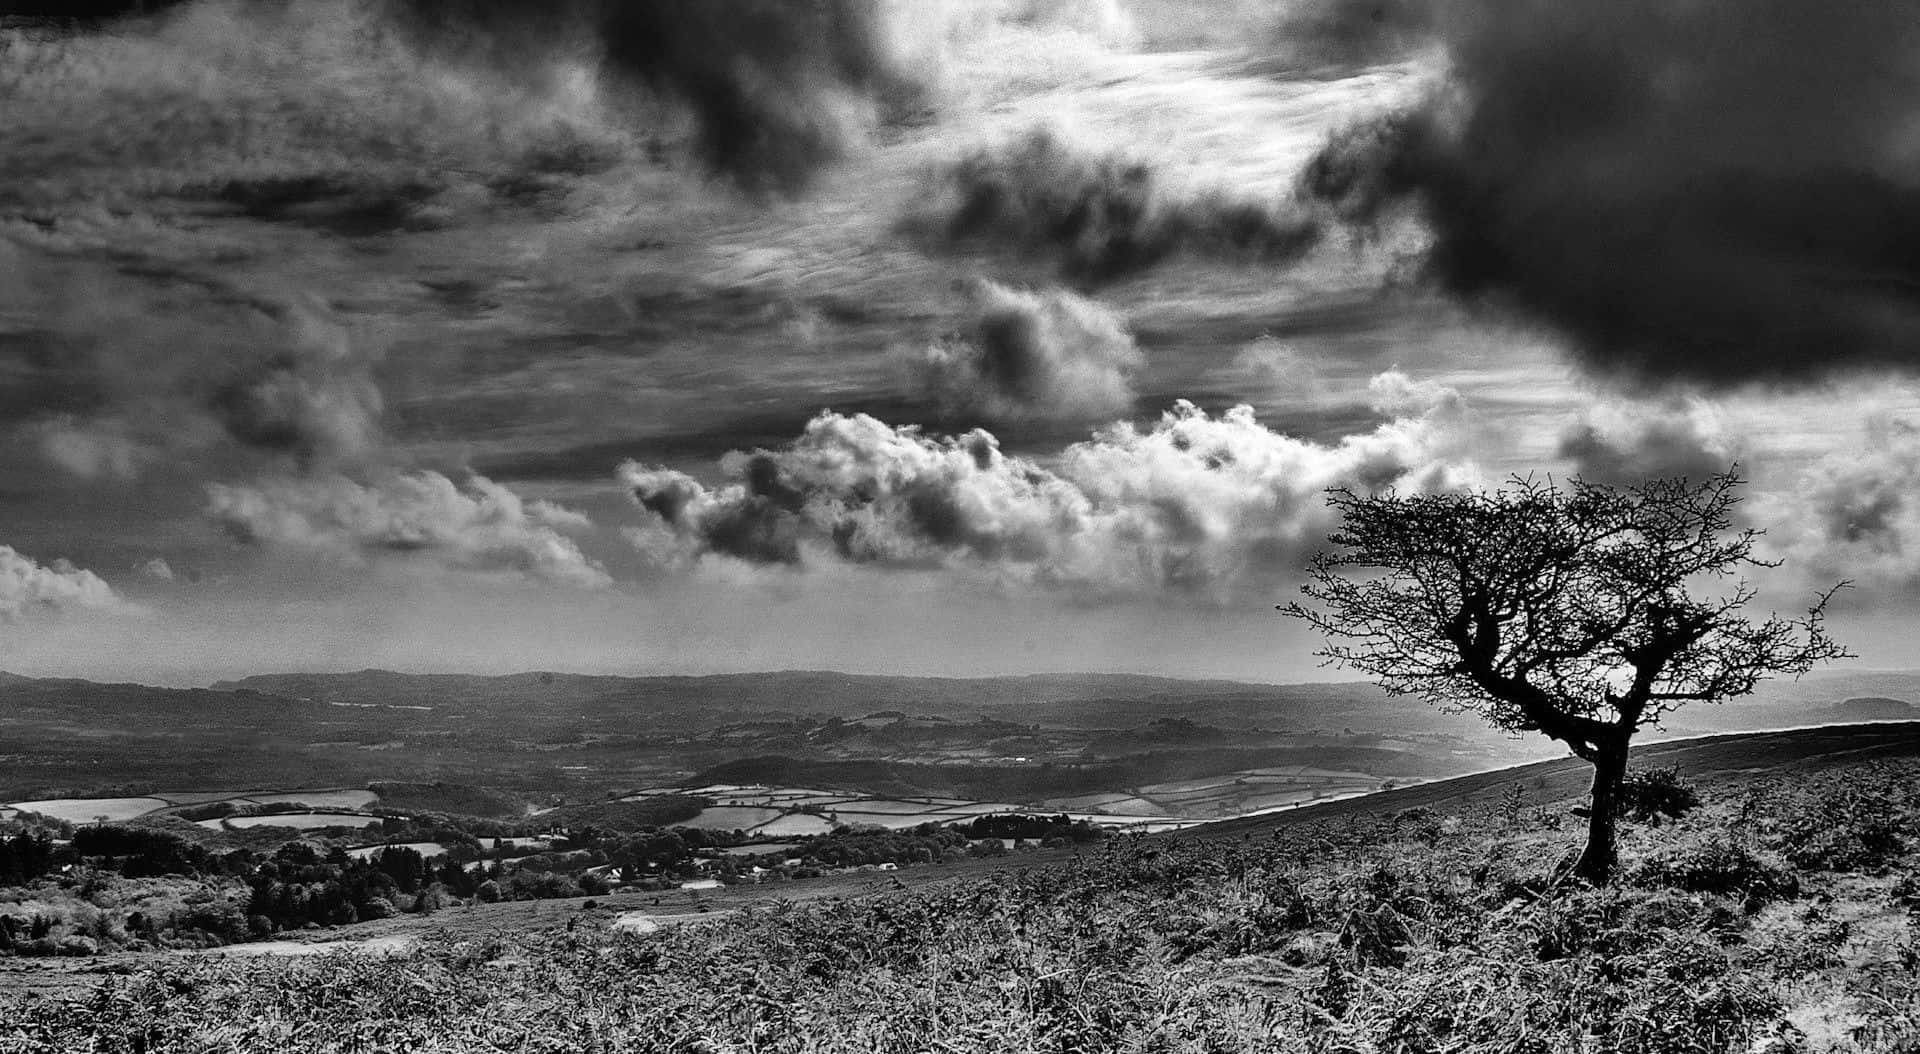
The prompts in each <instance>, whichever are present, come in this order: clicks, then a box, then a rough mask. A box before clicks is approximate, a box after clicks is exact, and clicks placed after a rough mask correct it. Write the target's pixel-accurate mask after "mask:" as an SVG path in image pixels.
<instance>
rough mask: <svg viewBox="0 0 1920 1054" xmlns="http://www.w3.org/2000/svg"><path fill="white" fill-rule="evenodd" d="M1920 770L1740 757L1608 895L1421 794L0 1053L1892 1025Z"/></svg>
mask: <svg viewBox="0 0 1920 1054" xmlns="http://www.w3.org/2000/svg"><path fill="white" fill-rule="evenodd" d="M1916 776H1920V763H1915V762H1913V761H1904V762H1895V763H1881V764H1878V765H1861V766H1854V767H1849V768H1836V769H1833V770H1830V771H1828V772H1826V773H1823V774H1819V775H1816V776H1813V777H1810V778H1808V779H1805V780H1802V781H1800V782H1798V783H1796V784H1795V785H1794V786H1793V787H1791V788H1786V787H1781V786H1777V785H1770V784H1767V783H1765V782H1761V783H1754V784H1751V785H1747V786H1745V787H1737V786H1734V785H1728V786H1729V787H1732V788H1733V789H1732V791H1731V792H1729V793H1723V794H1721V795H1719V796H1717V797H1716V796H1715V795H1713V794H1711V793H1710V794H1709V804H1708V805H1707V806H1706V807H1705V808H1703V809H1701V810H1699V811H1697V812H1695V813H1694V814H1692V815H1690V816H1688V817H1687V818H1685V819H1683V820H1681V821H1678V822H1674V823H1667V824H1664V825H1662V826H1658V827H1652V826H1634V827H1630V828H1629V829H1628V830H1627V832H1626V837H1625V840H1624V841H1625V846H1624V849H1625V853H1626V868H1625V872H1626V873H1625V875H1624V876H1623V880H1622V882H1621V883H1619V884H1617V885H1616V886H1614V887H1612V888H1609V889H1602V890H1595V889H1590V888H1584V887H1579V886H1576V885H1573V884H1571V883H1570V882H1568V881H1566V880H1564V879H1561V878H1559V877H1558V876H1559V874H1560V872H1561V870H1562V869H1563V863H1564V860H1563V857H1564V856H1565V855H1566V853H1567V850H1569V849H1570V848H1571V845H1570V839H1571V837H1572V836H1571V832H1570V830H1560V829H1556V828H1557V825H1555V824H1551V823H1543V822H1541V821H1542V820H1544V819H1546V818H1547V814H1544V813H1537V812H1531V811H1529V810H1528V809H1526V808H1505V807H1502V808H1498V809H1486V810H1480V811H1476V812H1475V813H1472V814H1469V815H1449V814H1446V813H1444V812H1439V811H1434V810H1408V811H1406V812H1403V813H1401V814H1398V815H1393V816H1373V817H1354V818H1349V819H1343V820H1339V821H1335V822H1332V823H1325V824H1320V825H1315V826H1302V827H1297V828H1292V829H1288V830H1283V831H1280V832H1277V833H1275V834H1274V835H1272V836H1270V837H1266V838H1261V839H1248V840H1238V839H1236V840H1222V841H1194V842H1167V841H1160V840H1151V839H1131V838H1130V839H1120V840H1114V841H1112V842H1109V843H1107V844H1106V845H1105V846H1104V847H1103V848H1101V849H1100V850H1097V851H1094V852H1092V853H1090V854H1089V855H1087V856H1086V857H1084V858H1083V859H1081V860H1079V861H1077V862H1072V863H1065V864H1058V865H1053V866H1047V867H1041V868H1035V869H1031V870H1025V871H1019V870H1013V869H1008V870H1005V871H1002V872H999V873H997V874H994V875H992V876H990V877H987V878H981V879H968V880H961V881H953V882H947V883H941V884H938V885H934V886H928V887H923V888H921V889H918V890H914V891H901V892H896V893H894V894H892V895H888V896H880V897H871V898H865V899H855V900H846V901H840V902H834V903H823V904H814V905H807V906H797V905H776V906H774V907H771V908H768V907H755V908H749V909H747V910H744V911H742V912H739V913H737V914H735V915H732V916H728V917H726V918H725V921H724V922H722V921H717V920H710V921H704V922H703V921H695V922H688V923H685V924H682V925H678V926H668V927H664V928H662V929H660V930H659V931H657V932H655V933H651V934H646V935H621V934H616V933H613V932H611V931H609V930H608V929H607V928H606V926H605V924H604V921H601V920H600V916H597V915H587V916H578V915H576V916H575V917H576V918H585V919H587V920H589V924H588V925H587V926H583V927H580V928H578V929H577V930H576V931H575V932H571V933H566V932H551V933H545V934H540V933H531V934H501V935H498V936H493V937H473V936H467V937H464V938H454V937H444V938H441V939H439V940H430V941H428V942H426V943H425V944H424V945H423V946H422V947H421V948H420V949H419V950H418V951H416V952H414V953H412V954H409V955H405V956H398V957H390V958H382V959H370V958H364V957H353V956H341V957H332V958H324V959H317V960H303V961H297V962H238V961H222V962H213V961H182V962H179V963H177V964H175V965H172V966H170V967H168V968H166V969H162V970H156V971H151V972H148V973H143V974H139V975H136V976H132V977H129V978H125V979H120V980H116V981H113V982H111V983H110V984H109V985H107V986H106V987H103V988H101V989H99V990H98V991H96V992H95V993H93V994H92V995H91V996H89V997H87V998H83V999H79V1000H75V1001H70V1002H66V1003H54V1002H51V1001H39V1002H31V1001H30V1002H26V1003H24V1004H21V1005H20V1006H18V1007H15V1008H13V1009H11V1010H8V1011H0V1020H4V1021H7V1022H9V1024H7V1025H0V1049H9V1050H14V1049H17V1050H31V1051H54V1050H68V1049H83V1048H84V1049H100V1050H134V1049H144V1050H242V1051H248V1050H260V1051H266V1050H274V1051H282V1050H342V1051H344V1050H378V1049H388V1050H402V1049H404V1050H448V1051H452V1050H463V1051H464V1050H484V1049H509V1050H529V1051H531V1050H554V1051H559V1050H594V1051H689V1052H691V1051H714V1052H718V1051H794V1052H802V1051H856V1050H857V1051H876V1050H878V1051H902V1052H917V1051H963V1050H964V1051H1035V1050H1059V1051H1108V1050H1112V1051H1296V1050H1302V1051H1304V1050H1325V1051H1336V1050H1339V1051H1409V1052H1411V1051H1434V1052H1439V1051H1503V1052H1504V1051H1540V1052H1553V1051H1568V1052H1573V1051H1601V1050H1604V1051H1621V1052H1626V1051H1644V1052H1664V1051H1676V1052H1678V1051H1687V1052H1694V1051H1720V1050H1727V1051H1732V1050H1740V1051H1746V1050H1757V1049H1767V1050H1777V1051H1786V1050H1808V1051H1812V1050H1833V1051H1848V1052H1850V1051H1911V1050H1913V1049H1915V1044H1916V1043H1920V1024H1917V1022H1920V970H1916V969H1915V966H1916V964H1920V941H1917V940H1916V931H1915V925H1916V924H1915V915H1916V913H1917V912H1920V884H1916V883H1915V882H1914V881H1913V880H1912V879H1911V878H1910V877H1908V876H1910V875H1911V873H1912V872H1913V870H1914V865H1915V863H1916V862H1917V861H1916V858H1915V855H1914V853H1913V848H1914V847H1913V846H1911V845H1906V844H1904V843H1902V844H1901V845H1900V846H1898V847H1897V852H1895V851H1894V847H1890V846H1888V845H1885V844H1883V843H1882V842H1877V841H1876V839H1879V837H1880V835H1881V834H1883V833H1884V826H1885V821H1886V820H1887V818H1888V817H1889V816H1890V817H1892V818H1893V820H1894V821H1895V822H1897V823H1899V824H1902V825H1904V827H1903V829H1904V830H1914V829H1920V792H1916V789H1915V788H1916V786H1917V785H1920V781H1916V779H1915V777H1916ZM1863 802H1873V803H1876V804H1875V805H1873V806H1872V807H1867V806H1864V805H1862V804H1861V803H1863ZM1809 817H1812V819H1809ZM1810 831H1818V832H1820V834H1819V835H1818V836H1817V837H1816V836H1814V835H1811V834H1809V833H1808V832H1810ZM1809 845H1815V846H1832V845H1837V846H1840V847H1841V848H1840V849H1839V850H1831V851H1829V849H1820V850H1819V852H1823V853H1828V855H1826V856H1823V857H1821V858H1820V859H1817V860H1815V859H1812V858H1811V857H1808V856H1807V854H1808V853H1809V852H1814V850H1811V849H1809V848H1808V846H1809ZM1856 845H1879V846H1880V850H1881V852H1880V854H1879V855H1878V856H1874V855H1872V854H1867V855H1864V856H1863V855H1862V854H1861V853H1860V852H1856V851H1854V849H1852V848H1849V847H1852V846H1856ZM1889 854H1891V855H1889ZM1794 859H1806V860H1808V861H1809V862H1808V863H1804V864H1795V863H1791V862H1790V861H1791V860H1794Z"/></svg>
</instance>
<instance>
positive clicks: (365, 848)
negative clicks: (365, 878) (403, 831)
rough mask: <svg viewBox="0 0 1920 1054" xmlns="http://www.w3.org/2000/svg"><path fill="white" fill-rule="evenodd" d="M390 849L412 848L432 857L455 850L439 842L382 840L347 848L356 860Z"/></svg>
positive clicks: (366, 858)
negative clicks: (374, 843) (373, 843)
mask: <svg viewBox="0 0 1920 1054" xmlns="http://www.w3.org/2000/svg"><path fill="white" fill-rule="evenodd" d="M388 849H411V850H413V851H414V852H416V853H419V854H420V855H421V856H424V857H428V858H432V857H436V856H445V855H447V854H448V853H450V852H452V851H453V850H452V849H451V848H450V847H449V846H446V845H442V844H441V843H439V842H382V843H380V844H379V845H357V846H354V847H353V848H351V849H348V850H347V855H348V856H351V857H353V858H354V859H356V860H370V859H372V858H373V857H375V856H378V855H379V854H380V853H381V852H383V851H385V850H388Z"/></svg>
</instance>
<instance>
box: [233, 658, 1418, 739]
mask: <svg viewBox="0 0 1920 1054" xmlns="http://www.w3.org/2000/svg"><path fill="white" fill-rule="evenodd" d="M214 688H216V689H220V690H236V691H238V690H253V691H259V692H265V693H270V694H273V695H279V696H286V697H290V698H296V699H306V700H312V701H314V702H330V703H350V704H359V705H385V706H394V705H411V706H430V707H457V708H460V709H463V710H466V711H469V712H476V713H479V712H499V711H505V710H511V711H513V712H516V713H520V712H528V711H548V712H560V711H565V712H578V713H591V714H608V713H613V712H626V713H634V714H645V715H647V716H648V717H649V718H651V719H652V720H654V721H656V722H659V723H661V724H662V725H665V726H668V727H677V726H679V725H682V724H684V723H686V722H687V721H688V720H689V719H691V720H694V721H697V722H698V723H699V724H701V725H706V724H710V723H712V722H714V721H715V720H717V719H720V718H725V719H727V720H732V721H750V720H758V719H764V718H768V717H777V716H790V715H818V716H826V717H842V718H849V719H851V718H860V717H865V716H867V715H869V714H873V713H875V712H878V711H897V712H900V713H905V714H909V715H916V716H921V715H924V716H935V717H945V718H975V717H995V718H1002V719H1009V720H1022V721H1026V722H1030V723H1043V724H1049V725H1056V726H1063V727H1084V728H1110V727H1115V726H1121V727H1125V726H1129V725H1134V724H1141V723H1145V722H1147V721H1151V720H1153V719H1155V718H1159V717H1165V716H1168V715H1170V714H1171V715H1176V716H1182V717H1186V718H1189V719H1190V720H1194V721H1201V722H1205V723H1211V724H1233V725H1250V724H1259V723H1262V722H1265V723H1268V724H1269V725H1270V726H1279V727H1285V726H1287V725H1291V724H1297V723H1298V722H1299V721H1300V720H1302V719H1310V720H1311V722H1312V723H1313V724H1314V725H1326V724H1329V723H1333V724H1335V726H1336V727H1337V726H1338V725H1340V724H1347V723H1351V722H1350V720H1349V719H1360V720H1365V721H1366V727H1367V728H1369V729H1372V730H1379V731H1384V730H1388V729H1389V728H1393V729H1396V730H1397V728H1398V725H1399V723H1400V722H1399V720H1398V719H1397V717H1396V720H1395V721H1393V722H1389V723H1387V724H1386V725H1384V726H1383V724H1382V721H1381V719H1382V718H1383V717H1391V716H1395V715H1400V714H1403V713H1404V711H1405V710H1406V706H1405V704H1404V703H1401V702H1397V701H1395V700H1393V699H1391V698H1390V697H1389V696H1387V694H1386V693H1384V692H1382V691H1380V690H1379V689H1378V688H1376V687H1374V686H1373V685H1371V684H1366V683H1363V682H1344V683H1330V684H1288V685H1276V684H1250V683H1244V682H1239V681H1210V680H1180V679H1177V678H1172V677H1150V676H1143V675H1136V674H1036V675H1030V676H1017V677H972V678H961V677H888V676H878V675H870V674H850V673H833V672H827V671H817V670H782V671H775V672H768V673H735V674H714V675H709V676H698V677H691V676H689V677H677V676H649V677H619V676H601V675H586V674H569V673H521V674H510V675H506V676H497V677H481V676H468V675H461V674H409V673H394V672H391V671H387V670H362V671H360V672H357V673H338V674H311V673H291V674H262V675H258V676H253V677H246V678H242V679H240V680H236V681H222V682H219V683H217V684H215V685H214Z"/></svg>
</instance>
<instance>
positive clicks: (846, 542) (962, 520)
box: [621, 374, 1467, 603]
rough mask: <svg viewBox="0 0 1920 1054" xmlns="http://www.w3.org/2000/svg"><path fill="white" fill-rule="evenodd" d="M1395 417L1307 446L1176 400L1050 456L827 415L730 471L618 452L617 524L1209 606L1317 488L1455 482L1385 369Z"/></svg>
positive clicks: (760, 547) (672, 558) (1438, 443)
mask: <svg viewBox="0 0 1920 1054" xmlns="http://www.w3.org/2000/svg"><path fill="white" fill-rule="evenodd" d="M1375 388H1376V390H1377V392H1378V393H1379V394H1381V396H1382V398H1383V402H1392V403H1393V404H1394V406H1395V408H1396V409H1397V410H1398V414H1399V415H1398V416H1396V417H1395V418H1394V419H1393V420H1391V421H1389V422H1387V423H1385V424H1382V425H1380V426H1379V427H1378V428H1376V429H1374V430H1372V431H1370V432H1364V433H1360V434H1356V435H1350V436H1347V437H1344V438H1343V439H1342V440H1340V441H1339V442H1337V443H1334V444H1319V443H1314V442H1309V441H1305V440H1300V439H1295V438H1293V437H1290V436H1286V435H1283V434H1281V433H1279V432H1275V431H1273V430H1272V429H1269V428H1266V427H1264V426H1262V425H1261V424H1260V423H1259V422H1258V421H1257V420H1255V418H1254V414H1253V411H1252V410H1251V409H1250V408H1248V407H1245V406H1241V407H1236V408H1234V409H1231V410H1228V411H1226V412H1225V413H1223V414H1220V415H1218V416H1214V415H1210V414H1207V413H1205V412H1204V411H1201V410H1199V409H1197V408H1196V407H1194V406H1193V405H1192V404H1190V403H1184V402H1183V403H1179V404H1177V405H1176V406H1175V408H1174V409H1173V410H1171V411H1169V412H1168V413H1166V414H1164V415H1163V416H1162V417H1161V418H1160V420H1159V421H1157V422H1155V423H1154V424H1152V425H1151V426H1149V427H1147V428H1145V429H1139V428H1135V427H1134V426H1132V425H1129V424H1118V425H1113V426H1110V427H1108V428H1104V429H1101V430H1100V431H1099V432H1097V433H1095V435H1094V437H1093V438H1092V439H1090V440H1087V441H1084V442H1081V443H1076V444H1074V445H1072V446H1070V447H1068V448H1067V449H1066V450H1064V451H1062V452H1061V453H1060V454H1059V455H1058V456H1056V457H1053V458H1048V459H1046V460H1044V461H1041V460H1037V459H1030V458H1024V457H1018V456H1012V455H1008V454H1006V453H1004V452H1003V451H1002V450H1001V449H1000V444H999V441H998V440H997V439H996V438H995V437H994V436H993V435H992V434H991V433H989V432H986V431H983V430H980V429H975V430H973V431H971V432H967V433H965V434H962V435H957V436H950V437H949V436H935V435H929V434H926V433H923V432H922V431H921V430H920V429H918V428H916V427H913V426H901V427H895V426H890V425H888V424H886V423H884V422H882V421H879V420H877V419H875V418H872V417H869V416H867V415H864V414H855V415H851V416H847V415H842V414H837V413H823V414H821V415H819V416H818V417H816V418H814V420H813V421H812V422H811V423H809V424H808V425H807V427H806V430H805V431H804V432H803V433H802V434H801V435H800V437H799V438H798V439H796V440H794V441H793V442H792V443H790V444H787V445H785V446H783V447H781V448H779V449H776V450H759V451H754V452H751V453H746V452H741V453H735V454H731V455H729V456H728V457H726V458H725V459H723V460H722V462H721V466H720V468H721V471H722V473H723V474H724V475H725V476H726V482H725V483H723V484H721V485H719V486H708V485H707V484H705V483H702V482H701V481H699V480H697V479H694V478H693V477H691V476H689V475H687V474H686V473H683V472H679V471H676V470H673V469H669V468H664V467H656V466H646V465H641V464H638V463H635V462H628V463H627V464H626V465H624V466H623V467H622V469H621V478H622V480H623V481H624V482H625V483H626V484H627V486H628V487H630V488H631V489H632V493H633V496H634V500H635V501H636V503H637V504H638V505H639V507H640V508H641V509H642V510H643V511H644V512H645V514H646V516H645V520H644V522H643V525H642V526H640V527H638V528H635V529H632V530H630V531H629V532H628V534H629V538H630V539H631V540H632V541H633V542H634V544H635V545H636V546H638V547H639V549H640V550H641V552H642V553H643V554H644V555H646V556H647V557H649V558H650V559H651V560H653V561H654V562H656V563H657V564H660V565H662V566H667V567H671V566H676V565H692V564H697V563H699V562H700V561H702V560H703V559H705V558H708V557H722V558H728V559H730V560H732V561H736V562H738V563H742V564H746V565H779V566H787V567H798V566H811V565H818V564H834V563H845V564H857V565H865V566H869V567H876V568H889V569H909V570H929V569H944V570H949V571H955V572H961V573H966V574H972V575H977V576H982V577H985V578H986V579H988V580H990V581H994V582H996V583H1002V584H1006V585H1011V586H1021V587H1027V588H1034V589H1040V590H1047V591H1059V592H1063V593H1066V594H1068V595H1073V596H1079V597H1084V598H1110V597H1127V596H1163V597H1169V598H1173V599H1177V600H1184V601H1188V602H1199V603H1222V602H1227V601H1229V600H1231V599H1232V598H1235V597H1245V596H1248V595H1256V594H1260V593H1262V591H1266V590H1271V589H1273V588H1275V584H1276V582H1278V581H1279V580H1280V579H1282V578H1284V577H1285V576H1286V575H1287V574H1290V573H1291V572H1292V571H1293V569H1295V568H1296V567H1297V566H1298V565H1299V563H1300V561H1301V560H1303V559H1304V558H1305V556H1306V554H1308V553H1310V552H1312V551H1313V550H1314V549H1316V548H1317V547H1318V546H1319V545H1320V544H1321V542H1322V538H1323V536H1324V533H1325V530H1326V528H1327V527H1328V526H1329V523H1328V520H1327V511H1326V505H1325V500H1324V499H1325V495H1324V491H1325V489H1326V488H1327V487H1330V486H1353V487H1357V488H1377V487H1386V486H1400V487H1402V488H1408V489H1415V490H1423V489H1431V488H1436V487H1446V486H1452V485H1457V484H1458V483H1459V482H1460V481H1461V480H1462V479H1464V478H1465V477H1464V476H1463V472H1465V471H1467V470H1466V469H1465V468H1464V465H1465V462H1464V461H1463V459H1462V458H1461V456H1460V450H1459V444H1458V439H1459V436H1460V434H1461V431H1462V426H1463V423H1464V421H1465V415H1464V413H1463V412H1462V409H1461V407H1460V405H1459V400H1458V398H1457V396H1455V395H1454V394H1453V393H1452V392H1450V391H1448V390H1445V389H1440V388H1437V387H1433V386H1421V385H1414V384H1411V383H1408V382H1407V381H1406V378H1404V377H1402V376H1400V375H1398V374H1388V375H1383V380H1382V382H1380V383H1377V384H1376V385H1375Z"/></svg>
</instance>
